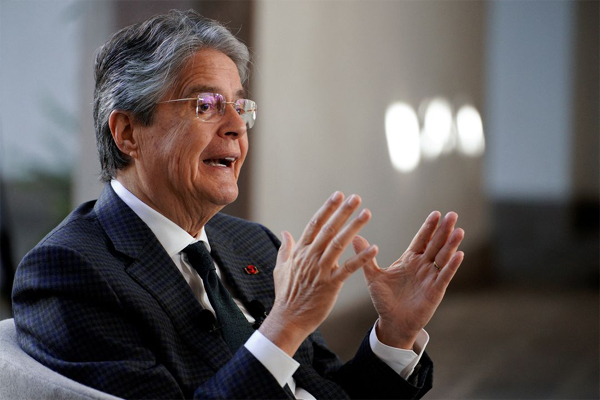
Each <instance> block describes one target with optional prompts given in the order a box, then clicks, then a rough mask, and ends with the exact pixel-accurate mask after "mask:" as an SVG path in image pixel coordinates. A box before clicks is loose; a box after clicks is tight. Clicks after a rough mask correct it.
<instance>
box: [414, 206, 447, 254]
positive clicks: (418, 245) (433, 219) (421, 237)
mask: <svg viewBox="0 0 600 400" xmlns="http://www.w3.org/2000/svg"><path fill="white" fill-rule="evenodd" d="M440 217H441V214H440V212H439V211H434V212H432V213H431V214H429V216H428V217H427V218H426V219H425V222H424V223H423V225H422V226H421V228H420V229H419V231H418V232H417V234H416V235H415V237H414V238H413V240H412V242H410V245H409V246H408V251H412V252H414V253H418V254H422V253H424V252H425V249H426V248H427V243H429V241H430V240H431V237H432V236H433V233H434V232H435V228H436V227H437V224H438V222H439V221H440Z"/></svg>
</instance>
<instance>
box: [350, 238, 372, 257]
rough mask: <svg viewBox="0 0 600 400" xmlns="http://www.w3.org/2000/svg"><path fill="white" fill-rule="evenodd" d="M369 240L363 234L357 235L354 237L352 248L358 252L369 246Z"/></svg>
mask: <svg viewBox="0 0 600 400" xmlns="http://www.w3.org/2000/svg"><path fill="white" fill-rule="evenodd" d="M369 246H370V245H369V242H368V241H367V239H365V238H364V237H362V236H359V235H356V236H354V239H352V248H353V249H354V253H355V254H358V253H360V252H361V251H363V250H364V249H366V248H367V247H369Z"/></svg>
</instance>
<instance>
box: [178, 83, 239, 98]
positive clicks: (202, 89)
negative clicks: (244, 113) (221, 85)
mask: <svg viewBox="0 0 600 400" xmlns="http://www.w3.org/2000/svg"><path fill="white" fill-rule="evenodd" d="M219 92H220V91H219V90H217V89H216V88H215V87H214V86H205V85H201V86H192V87H191V88H190V89H188V90H186V91H185V93H188V95H186V97H190V96H193V95H197V94H200V93H219ZM235 96H236V98H237V99H243V98H245V97H246V91H245V90H244V89H240V90H238V91H237V92H235Z"/></svg>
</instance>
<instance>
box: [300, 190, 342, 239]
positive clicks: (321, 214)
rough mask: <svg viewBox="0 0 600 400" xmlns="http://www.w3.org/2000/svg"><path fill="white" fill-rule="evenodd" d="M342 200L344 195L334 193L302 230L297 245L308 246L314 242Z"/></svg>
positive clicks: (337, 192)
mask: <svg viewBox="0 0 600 400" xmlns="http://www.w3.org/2000/svg"><path fill="white" fill-rule="evenodd" d="M342 200H344V194H343V193H342V192H339V191H336V192H334V193H333V194H332V195H331V197H329V199H327V201H326V202H325V204H323V205H322V206H321V208H319V210H318V211H317V212H316V213H315V215H313V217H312V219H311V220H310V222H309V223H308V225H306V228H304V232H303V233H302V236H301V237H300V240H299V242H298V243H300V244H303V245H309V244H311V243H312V242H313V241H314V240H315V237H316V236H317V234H318V233H319V232H320V231H321V228H322V227H323V225H324V224H325V222H327V220H329V218H330V217H331V216H332V215H333V213H334V212H335V210H337V209H338V208H339V206H340V204H341V203H342Z"/></svg>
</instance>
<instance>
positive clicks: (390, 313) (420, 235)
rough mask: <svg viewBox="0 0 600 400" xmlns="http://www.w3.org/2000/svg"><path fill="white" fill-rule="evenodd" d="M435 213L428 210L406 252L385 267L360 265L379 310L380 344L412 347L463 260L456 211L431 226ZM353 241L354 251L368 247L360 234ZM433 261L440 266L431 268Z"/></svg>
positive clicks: (377, 327)
mask: <svg viewBox="0 0 600 400" xmlns="http://www.w3.org/2000/svg"><path fill="white" fill-rule="evenodd" d="M440 217H441V216H440V213H439V212H437V211H435V212H433V213H431V214H430V215H429V217H427V219H426V220H425V223H424V224H423V226H422V227H421V229H419V231H418V232H417V234H416V236H415V237H414V239H413V240H412V242H411V244H410V246H409V247H408V249H407V250H406V252H405V253H404V254H403V255H402V256H401V257H400V258H399V259H398V260H397V261H395V262H394V263H393V264H392V265H391V266H390V267H389V268H387V269H381V268H379V266H378V265H377V261H376V260H375V259H373V260H372V261H370V262H369V263H367V265H365V266H364V267H363V270H364V272H365V279H366V281H367V286H368V288H369V293H370V295H371V299H372V301H373V305H374V306H375V309H376V310H377V313H378V314H379V321H378V322H377V326H376V329H377V331H376V332H377V337H378V338H379V340H380V341H381V342H382V343H384V344H387V345H389V346H392V347H398V348H404V349H412V347H413V345H414V342H415V340H416V338H417V335H418V334H419V332H420V331H421V329H423V328H424V327H425V325H426V324H427V323H428V322H429V320H430V319H431V317H432V316H433V314H434V312H435V310H436V309H437V307H438V305H439V304H440V302H441V301H442V298H443V297H444V293H445V292H446V288H447V287H448V284H449V283H450V281H451V280H452V278H453V277H454V274H455V273H456V271H457V270H458V267H459V266H460V264H461V262H462V260H463V258H464V254H463V252H461V251H458V252H457V249H458V246H459V245H460V243H461V241H462V240H463V238H464V231H463V230H462V229H460V228H457V229H455V228H454V225H455V224H456V220H457V218H458V215H457V214H456V213H453V212H450V213H448V214H447V215H446V217H445V218H444V220H443V221H442V223H441V225H440V226H439V228H437V229H436V227H437V225H438V222H439V221H440ZM352 244H353V246H354V251H355V252H356V253H361V252H362V251H364V250H365V249H367V248H368V247H369V243H368V242H367V241H366V240H365V239H364V238H363V237H360V236H357V237H356V238H355V239H354V240H353V241H352ZM434 261H435V262H436V264H437V265H438V266H439V267H441V270H439V271H438V269H437V268H435V267H434V264H433V262H434Z"/></svg>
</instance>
